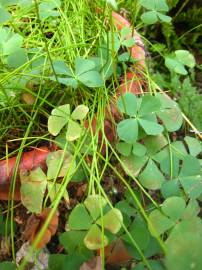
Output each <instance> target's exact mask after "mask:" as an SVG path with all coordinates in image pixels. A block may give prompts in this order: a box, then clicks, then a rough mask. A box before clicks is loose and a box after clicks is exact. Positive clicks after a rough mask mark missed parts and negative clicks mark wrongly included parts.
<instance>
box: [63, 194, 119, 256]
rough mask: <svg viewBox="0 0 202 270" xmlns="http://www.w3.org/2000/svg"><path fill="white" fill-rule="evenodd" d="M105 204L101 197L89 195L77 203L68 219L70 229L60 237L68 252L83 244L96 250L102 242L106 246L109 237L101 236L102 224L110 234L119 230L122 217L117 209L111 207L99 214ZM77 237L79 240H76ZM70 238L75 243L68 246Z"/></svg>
mask: <svg viewBox="0 0 202 270" xmlns="http://www.w3.org/2000/svg"><path fill="white" fill-rule="evenodd" d="M106 204H107V202H106V200H105V199H104V198H103V197H101V196H99V195H91V196H88V197H87V199H86V200H85V201H84V203H83V204H78V205H77V206H76V207H75V208H74V209H73V210H72V212H71V214H70V216H69V220H68V227H69V229H70V231H68V232H66V233H64V234H63V235H62V236H61V239H60V241H61V243H62V244H63V245H64V247H66V246H67V250H68V252H74V249H80V248H82V246H83V244H84V245H85V246H86V247H87V248H88V249H90V250H97V249H99V248H101V247H102V244H103V245H104V246H106V245H107V244H108V242H109V239H108V238H107V236H106V235H105V234H104V235H103V236H102V229H101V227H102V224H103V226H104V229H105V230H107V231H109V232H111V233H112V234H116V233H117V232H118V231H119V230H120V228H121V224H122V221H123V217H122V214H121V212H120V211H119V210H118V209H116V208H113V209H111V210H108V211H107V212H105V213H104V214H103V216H102V215H101V213H102V211H103V209H104V207H106ZM101 209H102V210H101ZM78 237H79V241H77V240H76V239H77V238H78ZM70 239H71V242H72V241H73V239H75V243H77V244H76V245H75V244H74V245H73V246H70V244H69V241H70ZM81 239H82V241H80V240H81ZM79 246H80V248H79Z"/></svg>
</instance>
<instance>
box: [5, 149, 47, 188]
mask: <svg viewBox="0 0 202 270" xmlns="http://www.w3.org/2000/svg"><path fill="white" fill-rule="evenodd" d="M49 153H50V150H49V149H48V148H47V147H41V148H36V149H34V150H32V151H29V152H25V153H23V154H22V158H21V161H20V164H19V167H18V176H19V172H20V171H31V170H33V169H35V168H38V167H41V168H42V169H45V168H46V159H47V156H48V154H49ZM15 163H16V157H12V158H9V159H8V160H2V161H0V185H2V184H4V183H6V182H10V180H11V178H12V175H13V172H14V168H15Z"/></svg>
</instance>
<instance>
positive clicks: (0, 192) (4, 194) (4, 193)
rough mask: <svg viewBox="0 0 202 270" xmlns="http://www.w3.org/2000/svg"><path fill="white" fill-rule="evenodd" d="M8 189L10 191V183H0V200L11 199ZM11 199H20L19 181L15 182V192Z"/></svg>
mask: <svg viewBox="0 0 202 270" xmlns="http://www.w3.org/2000/svg"><path fill="white" fill-rule="evenodd" d="M9 191H10V183H5V184H3V185H0V201H8V200H9V199H10V200H12V192H11V193H10V192H9ZM13 199H14V201H21V194H20V183H19V182H17V183H16V185H15V192H14V197H13Z"/></svg>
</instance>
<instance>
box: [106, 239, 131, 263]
mask: <svg viewBox="0 0 202 270" xmlns="http://www.w3.org/2000/svg"><path fill="white" fill-rule="evenodd" d="M105 258H106V263H108V264H110V265H120V264H123V263H125V262H127V261H129V260H131V259H132V257H131V256H130V254H129V253H128V251H127V249H126V247H125V245H124V243H123V241H122V240H121V239H117V240H115V241H113V242H112V243H111V244H110V245H108V246H107V247H105Z"/></svg>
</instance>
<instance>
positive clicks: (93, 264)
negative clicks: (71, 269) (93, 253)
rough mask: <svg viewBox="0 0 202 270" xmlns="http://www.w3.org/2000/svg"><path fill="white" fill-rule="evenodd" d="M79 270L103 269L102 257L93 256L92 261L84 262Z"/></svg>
mask: <svg viewBox="0 0 202 270" xmlns="http://www.w3.org/2000/svg"><path fill="white" fill-rule="evenodd" d="M79 270H102V259H101V257H99V256H97V257H93V258H92V259H91V260H90V261H88V262H85V263H83V264H82V265H81V267H80V268H79Z"/></svg>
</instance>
